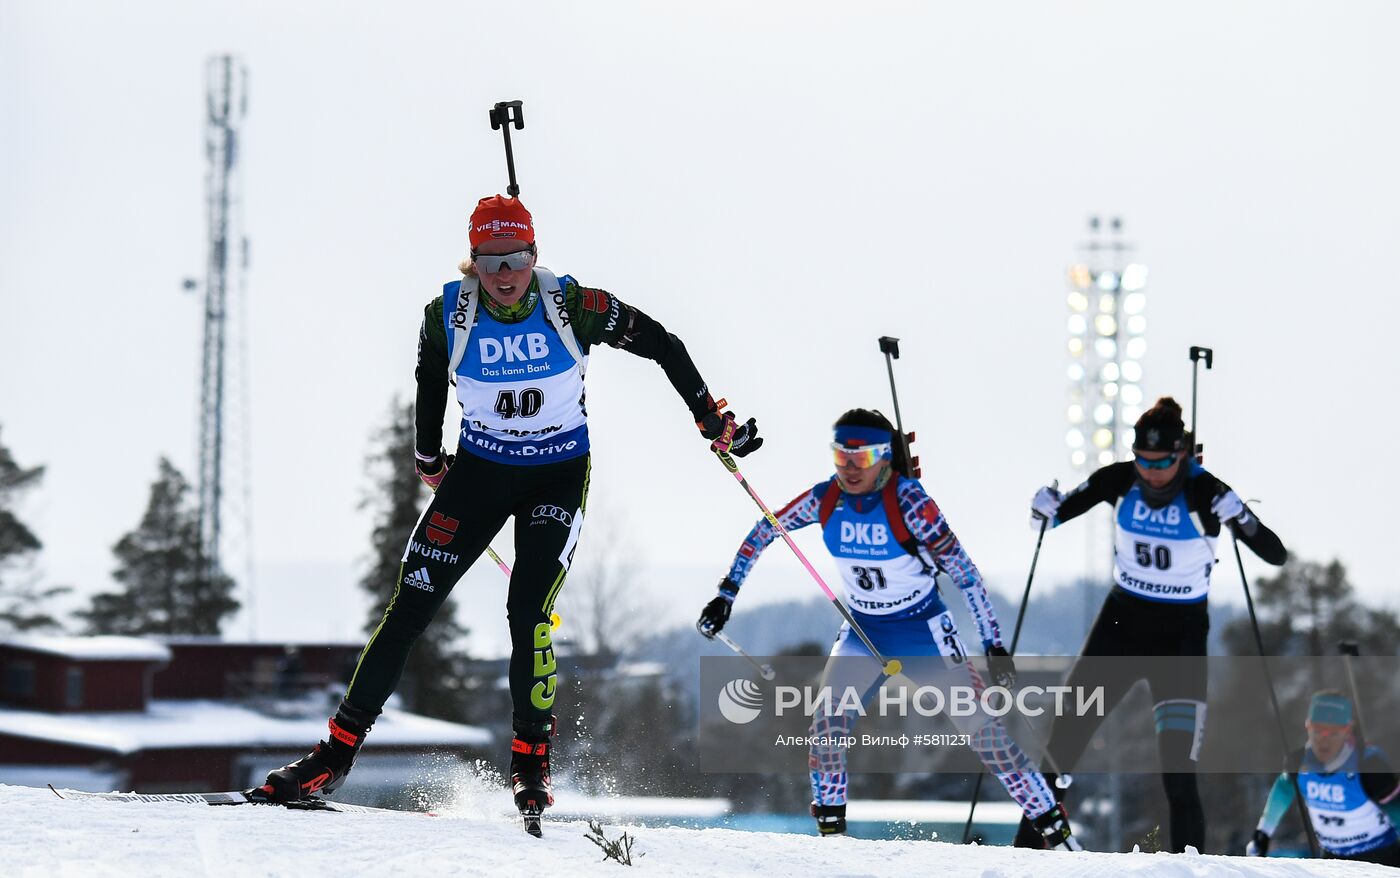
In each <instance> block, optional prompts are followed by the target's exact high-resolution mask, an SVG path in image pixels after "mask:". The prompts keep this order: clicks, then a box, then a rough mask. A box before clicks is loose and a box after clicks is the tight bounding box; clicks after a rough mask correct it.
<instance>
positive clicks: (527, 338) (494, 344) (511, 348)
mask: <svg viewBox="0 0 1400 878" xmlns="http://www.w3.org/2000/svg"><path fill="white" fill-rule="evenodd" d="M479 342H480V344H481V362H483V363H496V362H500V360H501V359H502V358H504V359H505V361H506V362H507V363H524V362H527V361H529V360H543V359H545V358H546V357H548V356H549V345H547V344H545V340H544V334H543V333H539V332H527V333H525V334H524V335H508V336H506V337H504V338H501V339H495V338H483V339H480V340H479Z"/></svg>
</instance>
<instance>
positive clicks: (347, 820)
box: [0, 786, 1395, 878]
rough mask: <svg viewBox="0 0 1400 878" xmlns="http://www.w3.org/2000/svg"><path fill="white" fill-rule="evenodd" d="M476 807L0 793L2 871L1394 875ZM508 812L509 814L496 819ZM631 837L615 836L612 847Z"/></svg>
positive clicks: (1042, 877)
mask: <svg viewBox="0 0 1400 878" xmlns="http://www.w3.org/2000/svg"><path fill="white" fill-rule="evenodd" d="M483 804H485V803H483V802H479V801H476V800H475V798H474V797H473V796H468V797H467V799H466V801H464V802H456V803H448V804H447V805H446V807H444V808H443V810H442V816H438V817H426V816H421V815H414V814H403V815H398V814H387V815H380V814H373V815H360V814H314V813H303V812H294V811H284V810H281V809H275V808H262V807H254V806H238V807H209V806H206V805H183V804H170V805H154V804H150V805H148V804H134V803H125V802H100V801H63V800H60V799H58V798H57V797H55V796H54V795H53V793H51V792H49V791H48V790H46V789H33V788H29V787H14V786H0V826H3V827H4V828H5V831H4V832H0V863H4V864H5V867H4V873H5V874H6V875H7V876H15V875H18V876H25V878H30V876H32V878H39V876H43V878H50V876H62V878H67V876H71V878H92V876H128V875H129V876H138V875H139V876H143V878H145V876H151V878H161V876H170V878H190V876H195V875H219V876H223V875H231V874H232V875H267V876H289V878H292V876H294V878H305V876H307V875H342V876H347V878H348V876H360V875H366V876H369V875H379V876H383V875H404V876H410V875H432V876H434V878H440V876H456V875H463V876H465V875H473V876H475V875H491V876H515V875H520V876H529V878H540V876H542V875H543V876H560V878H563V876H569V878H573V876H583V875H608V876H613V878H620V876H626V875H632V874H635V875H637V876H646V875H684V876H687V878H702V876H711V875H713V876H733V875H750V874H758V873H761V874H763V875H764V876H765V878H784V876H803V878H808V876H813V875H817V876H836V875H841V876H848V875H850V876H853V875H897V876H907V875H915V876H917V875H928V874H930V873H934V874H937V876H938V878H1071V876H1073V878H1119V876H1126V878H1314V876H1322V878H1332V876H1337V878H1341V876H1375V878H1385V876H1393V875H1394V874H1395V873H1394V872H1393V871H1392V870H1389V869H1384V868H1381V867H1379V866H1367V865H1363V864H1356V863H1344V862H1338V861H1325V860H1320V861H1302V860H1291V861H1290V860H1250V859H1244V858H1239V857H1214V856H1192V855H1175V856H1174V855H1168V854H1098V853H1083V854H1068V853H1059V852H1051V851H1025V850H1014V849H1010V848H996V847H965V846H960V845H952V844H941V843H938V842H913V841H866V840H861V839H854V838H818V837H816V836H801V835H775V834H770V833H761V832H736V831H733V830H725V829H705V830H693V829H674V828H666V829H653V828H635V829H632V830H630V831H631V833H632V834H633V835H634V836H635V837H636V839H637V843H636V846H635V847H634V852H635V853H640V854H643V856H641V857H640V858H638V859H636V860H635V865H634V866H633V867H632V868H631V869H630V870H629V869H628V868H627V867H625V866H621V865H619V864H617V863H615V862H604V861H603V860H602V858H601V855H600V854H599V851H598V849H597V848H596V847H595V846H594V845H593V844H592V843H591V842H589V841H588V840H587V839H586V838H585V837H584V834H585V833H586V832H587V831H588V827H587V824H585V823H582V822H562V821H561V822H557V823H552V824H550V823H547V824H546V828H545V833H546V834H545V837H544V838H543V839H532V838H530V837H529V836H527V835H525V833H524V832H523V831H522V830H521V829H520V826H519V820H518V818H516V817H514V816H513V815H510V814H509V813H508V809H509V799H508V798H507V797H506V795H505V793H504V791H501V790H499V789H497V790H495V791H494V794H493V796H492V801H491V802H490V804H489V805H487V806H486V807H482V805H483ZM498 806H501V807H498ZM622 831H623V830H622V829H620V828H618V827H617V826H612V825H609V826H606V828H605V832H606V833H607V835H608V836H609V837H611V838H616V837H617V836H618V835H619V834H620V833H621V832H622Z"/></svg>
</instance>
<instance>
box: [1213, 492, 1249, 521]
mask: <svg viewBox="0 0 1400 878" xmlns="http://www.w3.org/2000/svg"><path fill="white" fill-rule="evenodd" d="M1211 513H1214V514H1215V517H1217V518H1219V520H1221V524H1225V522H1226V521H1229V520H1231V518H1239V520H1240V524H1243V522H1245V517H1246V513H1245V503H1243V501H1242V500H1240V499H1239V494H1236V493H1235V492H1225V493H1224V494H1221V496H1219V497H1215V500H1214V501H1211Z"/></svg>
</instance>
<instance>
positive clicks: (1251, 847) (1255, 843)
mask: <svg viewBox="0 0 1400 878" xmlns="http://www.w3.org/2000/svg"><path fill="white" fill-rule="evenodd" d="M1244 855H1245V856H1246V857H1267V856H1268V855H1269V834H1268V833H1267V832H1265V831H1264V830H1262V829H1256V830H1254V838H1252V839H1250V841H1249V844H1247V845H1245V846H1244Z"/></svg>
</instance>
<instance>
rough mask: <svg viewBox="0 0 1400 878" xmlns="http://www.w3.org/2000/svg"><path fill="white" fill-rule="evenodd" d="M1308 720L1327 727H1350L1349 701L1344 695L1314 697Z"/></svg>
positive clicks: (1309, 707)
mask: <svg viewBox="0 0 1400 878" xmlns="http://www.w3.org/2000/svg"><path fill="white" fill-rule="evenodd" d="M1308 719H1309V720H1310V721H1312V722H1315V723H1324V724H1326V725H1329V726H1348V725H1351V699H1350V698H1347V697H1346V696H1345V695H1314V696H1313V697H1312V703H1311V704H1310V705H1308Z"/></svg>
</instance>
